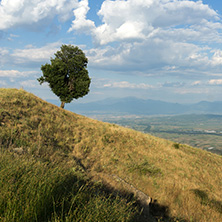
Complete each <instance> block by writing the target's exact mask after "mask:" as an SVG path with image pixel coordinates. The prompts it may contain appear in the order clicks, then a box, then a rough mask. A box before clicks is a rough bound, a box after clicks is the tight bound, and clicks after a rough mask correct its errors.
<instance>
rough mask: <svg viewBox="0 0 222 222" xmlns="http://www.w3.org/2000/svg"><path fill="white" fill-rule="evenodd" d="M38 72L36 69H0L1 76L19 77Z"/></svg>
mask: <svg viewBox="0 0 222 222" xmlns="http://www.w3.org/2000/svg"><path fill="white" fill-rule="evenodd" d="M33 74H36V72H35V71H24V72H21V71H18V70H0V77H9V78H19V77H26V76H30V75H33Z"/></svg>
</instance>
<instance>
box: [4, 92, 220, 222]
mask: <svg viewBox="0 0 222 222" xmlns="http://www.w3.org/2000/svg"><path fill="white" fill-rule="evenodd" d="M0 135H1V136H2V137H1V138H0V146H4V147H7V148H8V149H12V148H13V147H22V148H23V149H24V150H25V152H27V153H31V154H32V155H33V156H34V157H36V158H40V157H41V158H45V160H49V161H62V160H64V159H65V158H66V161H67V164H70V166H72V163H73V162H75V163H76V162H78V164H79V166H80V167H82V168H83V170H85V171H86V172H87V173H89V174H90V175H92V176H94V177H95V178H96V179H101V180H103V181H104V182H107V183H109V184H110V185H113V186H114V188H118V187H115V186H118V185H117V183H116V182H115V181H112V179H110V175H117V176H118V177H120V178H122V179H124V180H125V181H126V182H128V183H129V184H132V185H133V186H134V187H136V188H137V189H139V190H141V191H143V192H144V193H146V194H147V195H149V196H151V197H152V198H153V199H156V200H157V201H158V203H159V204H160V205H164V206H167V207H168V208H169V216H170V217H172V218H178V219H181V220H182V219H184V220H186V221H201V222H205V221H206V222H207V221H212V222H215V221H222V189H221V188H222V157H221V156H218V155H216V154H212V153H209V152H207V151H203V150H200V149H196V148H192V147H189V146H187V145H182V144H175V143H174V142H171V141H167V140H164V139H160V138H157V137H153V136H151V135H148V134H143V133H140V132H137V131H134V130H131V129H128V128H123V127H120V126H117V125H114V124H109V123H104V122H100V121H96V120H92V119H89V118H86V117H84V116H80V115H77V114H74V113H72V112H69V111H66V110H62V109H61V108H59V107H56V106H54V105H52V104H49V103H47V102H45V101H43V100H41V99H39V98H37V97H36V96H34V95H32V94H29V93H27V92H25V91H24V90H16V89H0ZM108 178H109V179H108Z"/></svg>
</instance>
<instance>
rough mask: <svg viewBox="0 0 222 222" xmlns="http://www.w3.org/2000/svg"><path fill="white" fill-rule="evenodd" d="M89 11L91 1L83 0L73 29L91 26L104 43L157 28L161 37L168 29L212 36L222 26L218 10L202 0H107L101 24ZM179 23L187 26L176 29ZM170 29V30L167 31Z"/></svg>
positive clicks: (137, 37)
mask: <svg viewBox="0 0 222 222" xmlns="http://www.w3.org/2000/svg"><path fill="white" fill-rule="evenodd" d="M88 10H89V7H88V1H87V0H82V1H81V2H80V3H79V8H78V9H76V10H75V11H74V14H75V16H76V18H75V20H74V21H73V26H72V28H71V29H70V31H71V30H79V31H83V30H84V29H85V28H86V27H90V31H91V34H92V36H94V38H95V40H96V42H97V43H99V44H101V45H104V44H107V43H109V42H113V41H122V40H128V39H133V40H134V41H135V40H140V39H147V38H149V37H150V36H152V34H153V33H155V32H156V31H157V30H158V31H159V33H160V34H161V35H160V36H162V35H163V33H164V32H165V35H174V36H175V35H177V36H178V35H179V36H180V37H183V39H186V38H191V39H193V38H196V39H197V38H198V37H200V36H201V33H203V32H205V33H208V34H207V36H208V37H209V36H211V37H212V34H209V31H211V32H210V33H212V30H214V32H213V33H214V34H218V33H217V32H215V30H217V29H221V28H222V25H221V23H220V22H219V15H218V14H217V12H216V11H214V10H213V9H210V8H209V6H207V5H204V4H203V3H202V1H197V2H194V1H188V0H183V1H179V0H174V1H171V0H143V1H142V0H140V1H138V0H127V1H110V0H106V1H104V2H103V4H102V6H101V9H100V11H99V12H98V15H99V16H100V17H101V18H102V22H103V24H102V25H100V26H98V27H95V24H94V23H93V22H92V21H90V20H87V19H86V14H87V12H88ZM212 21H213V22H212ZM216 21H217V22H216ZM86 24H87V25H86ZM177 26H186V27H187V28H186V29H184V28H177ZM203 27H205V29H203ZM169 28H171V30H168V29H169ZM168 32H169V33H168ZM184 34H185V35H184ZM192 35H193V36H192ZM205 39H206V36H205ZM209 39H210V38H209ZM199 40H200V39H199ZM203 40H204V38H203Z"/></svg>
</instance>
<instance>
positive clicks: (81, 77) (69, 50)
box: [38, 45, 91, 108]
mask: <svg viewBox="0 0 222 222" xmlns="http://www.w3.org/2000/svg"><path fill="white" fill-rule="evenodd" d="M50 61H51V64H48V63H46V64H45V65H42V66H41V70H42V73H43V76H41V77H40V78H38V81H39V82H40V84H42V83H43V82H48V83H49V86H50V88H51V90H52V91H53V93H55V95H57V96H58V97H59V99H60V101H61V107H62V108H64V105H65V103H70V102H71V101H72V100H73V99H78V98H80V97H83V96H85V95H87V94H88V92H89V86H90V83H91V79H90V78H89V75H88V71H87V63H88V59H87V58H86V56H85V54H84V53H83V51H82V50H81V49H79V48H78V47H76V46H72V45H62V46H61V50H59V51H57V52H56V53H55V58H51V60H50Z"/></svg>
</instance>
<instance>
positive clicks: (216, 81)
mask: <svg viewBox="0 0 222 222" xmlns="http://www.w3.org/2000/svg"><path fill="white" fill-rule="evenodd" d="M209 84H210V85H222V79H211V80H209Z"/></svg>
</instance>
